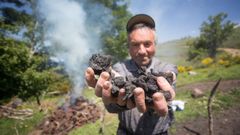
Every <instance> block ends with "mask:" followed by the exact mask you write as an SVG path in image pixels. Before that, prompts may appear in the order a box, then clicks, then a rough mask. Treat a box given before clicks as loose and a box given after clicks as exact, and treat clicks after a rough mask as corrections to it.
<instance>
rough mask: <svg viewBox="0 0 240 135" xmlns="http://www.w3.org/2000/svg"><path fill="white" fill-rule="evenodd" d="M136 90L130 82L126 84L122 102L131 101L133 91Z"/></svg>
mask: <svg viewBox="0 0 240 135" xmlns="http://www.w3.org/2000/svg"><path fill="white" fill-rule="evenodd" d="M135 88H136V86H135V85H134V84H132V83H131V82H126V84H125V86H124V89H125V96H124V97H123V100H126V99H131V98H132V97H133V90H134V89H135Z"/></svg>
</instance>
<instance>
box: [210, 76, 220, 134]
mask: <svg viewBox="0 0 240 135" xmlns="http://www.w3.org/2000/svg"><path fill="white" fill-rule="evenodd" d="M221 79H222V78H220V79H219V80H218V81H217V83H216V84H215V85H214V87H213V88H212V90H211V93H210V96H209V98H208V105H207V109H208V128H209V135H213V118H212V105H211V104H212V98H213V96H214V94H215V93H216V91H217V87H218V85H219V83H220V81H221Z"/></svg>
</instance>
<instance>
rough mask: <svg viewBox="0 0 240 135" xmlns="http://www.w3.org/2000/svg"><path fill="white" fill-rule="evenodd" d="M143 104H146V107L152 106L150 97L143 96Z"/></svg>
mask: <svg viewBox="0 0 240 135" xmlns="http://www.w3.org/2000/svg"><path fill="white" fill-rule="evenodd" d="M145 104H147V105H153V99H152V97H149V96H145Z"/></svg>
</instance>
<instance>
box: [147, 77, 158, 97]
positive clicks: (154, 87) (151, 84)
mask: <svg viewBox="0 0 240 135" xmlns="http://www.w3.org/2000/svg"><path fill="white" fill-rule="evenodd" d="M146 83H147V86H148V93H150V94H151V95H152V94H153V93H155V92H157V91H159V87H158V84H157V81H156V79H155V78H153V77H151V76H149V77H148V80H147V82H146Z"/></svg>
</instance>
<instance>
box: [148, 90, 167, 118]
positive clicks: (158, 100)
mask: <svg viewBox="0 0 240 135" xmlns="http://www.w3.org/2000/svg"><path fill="white" fill-rule="evenodd" d="M152 98H153V108H154V110H155V111H156V112H157V113H158V114H159V115H161V116H165V115H166V114H167V112H168V107H167V101H166V100H165V98H164V96H163V94H162V93H160V92H156V93H154V94H153V96H152Z"/></svg>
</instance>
